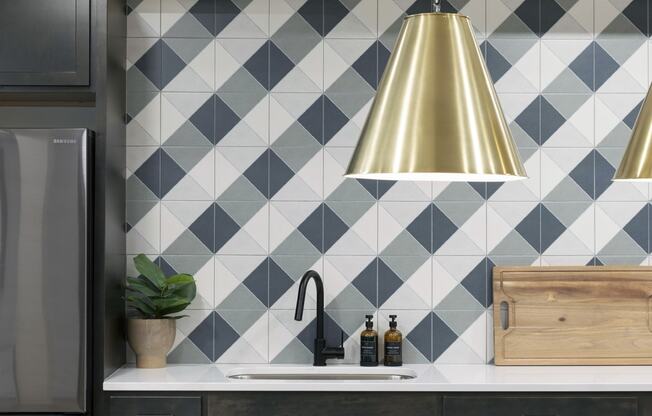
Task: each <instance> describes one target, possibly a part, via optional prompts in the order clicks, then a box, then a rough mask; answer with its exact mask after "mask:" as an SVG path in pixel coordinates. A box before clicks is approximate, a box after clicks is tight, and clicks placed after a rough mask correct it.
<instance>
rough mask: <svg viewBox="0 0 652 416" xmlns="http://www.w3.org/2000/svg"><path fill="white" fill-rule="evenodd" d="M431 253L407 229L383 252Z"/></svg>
mask: <svg viewBox="0 0 652 416" xmlns="http://www.w3.org/2000/svg"><path fill="white" fill-rule="evenodd" d="M429 254H430V253H429V252H428V250H426V249H425V248H424V247H423V246H422V245H421V244H420V243H419V242H418V241H417V240H416V239H415V238H414V237H413V236H412V234H410V233H409V232H407V231H402V232H401V233H400V234H399V235H398V236H397V237H396V238H395V239H394V240H393V241H392V242H391V243H389V244H388V245H387V247H386V248H385V250H383V252H382V253H381V255H382V256H383V257H385V256H427V255H429Z"/></svg>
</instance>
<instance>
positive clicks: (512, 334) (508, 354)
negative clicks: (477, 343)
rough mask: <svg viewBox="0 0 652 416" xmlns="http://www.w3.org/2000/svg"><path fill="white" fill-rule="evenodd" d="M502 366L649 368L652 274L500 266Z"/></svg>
mask: <svg viewBox="0 0 652 416" xmlns="http://www.w3.org/2000/svg"><path fill="white" fill-rule="evenodd" d="M493 294H494V295H493V302H494V350H495V362H496V364H497V365H645V364H652V267H637V266H632V267H620V266H618V267H614V266H595V267H594V266H585V267H496V268H494V271H493Z"/></svg>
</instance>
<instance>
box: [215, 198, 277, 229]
mask: <svg viewBox="0 0 652 416" xmlns="http://www.w3.org/2000/svg"><path fill="white" fill-rule="evenodd" d="M218 205H219V206H220V207H221V208H222V209H223V210H224V211H225V212H226V213H227V214H228V215H229V216H230V217H231V218H232V219H233V220H234V221H235V222H236V223H237V224H238V225H239V226H240V227H244V225H245V224H246V223H247V221H249V220H250V219H251V218H252V217H253V216H254V215H256V213H258V211H260V209H261V208H262V207H264V206H265V201H262V200H260V201H251V202H241V201H222V202H219V203H218Z"/></svg>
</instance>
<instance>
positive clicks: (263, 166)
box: [244, 150, 270, 197]
mask: <svg viewBox="0 0 652 416" xmlns="http://www.w3.org/2000/svg"><path fill="white" fill-rule="evenodd" d="M269 153H270V152H269V150H267V151H265V152H263V154H261V155H260V156H259V157H258V159H256V160H255V161H254V163H252V164H251V165H250V166H249V167H248V168H247V170H245V172H244V176H245V177H246V178H247V179H249V182H251V183H252V184H253V185H254V186H255V187H256V189H258V190H259V191H260V193H261V194H263V195H265V196H266V197H269Z"/></svg>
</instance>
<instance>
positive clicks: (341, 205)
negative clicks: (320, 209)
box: [326, 201, 374, 227]
mask: <svg viewBox="0 0 652 416" xmlns="http://www.w3.org/2000/svg"><path fill="white" fill-rule="evenodd" d="M326 206H327V207H328V208H330V209H331V210H332V211H333V212H334V213H335V214H337V216H338V217H339V218H340V219H341V220H342V221H344V223H345V224H346V225H347V226H349V227H352V226H353V225H354V224H355V223H356V222H357V221H358V220H359V219H360V218H362V216H363V215H365V214H366V213H367V211H369V210H370V209H373V208H374V203H373V202H363V201H356V202H344V201H328V202H327V203H326Z"/></svg>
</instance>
